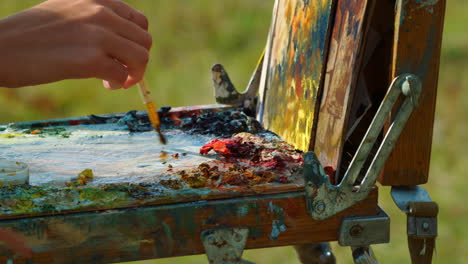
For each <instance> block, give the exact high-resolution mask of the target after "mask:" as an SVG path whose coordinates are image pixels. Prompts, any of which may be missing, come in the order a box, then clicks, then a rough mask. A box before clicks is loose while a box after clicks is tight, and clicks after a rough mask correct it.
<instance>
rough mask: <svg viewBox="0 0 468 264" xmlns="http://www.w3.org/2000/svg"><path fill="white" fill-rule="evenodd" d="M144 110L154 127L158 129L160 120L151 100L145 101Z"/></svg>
mask: <svg viewBox="0 0 468 264" xmlns="http://www.w3.org/2000/svg"><path fill="white" fill-rule="evenodd" d="M145 106H146V112H148V118H149V120H150V122H151V125H152V126H153V128H154V129H159V126H160V124H161V122H160V121H159V115H158V113H157V112H156V107H155V106H154V103H153V102H149V103H145Z"/></svg>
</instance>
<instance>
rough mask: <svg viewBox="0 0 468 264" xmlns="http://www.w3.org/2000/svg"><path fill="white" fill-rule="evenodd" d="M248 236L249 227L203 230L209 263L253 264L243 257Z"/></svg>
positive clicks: (204, 245)
mask: <svg viewBox="0 0 468 264" xmlns="http://www.w3.org/2000/svg"><path fill="white" fill-rule="evenodd" d="M248 236H249V229H248V228H223V229H209V230H205V231H203V232H202V234H201V239H202V242H203V247H204V248H205V252H206V256H207V257H208V261H209V263H210V264H249V263H250V264H253V263H252V262H249V261H246V260H242V259H241V258H242V252H243V251H244V247H245V243H246V242H247V238H248Z"/></svg>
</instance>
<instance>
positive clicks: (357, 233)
mask: <svg viewBox="0 0 468 264" xmlns="http://www.w3.org/2000/svg"><path fill="white" fill-rule="evenodd" d="M389 241H390V217H388V215H387V214H386V213H385V212H384V211H383V210H382V209H380V208H379V214H378V215H375V216H360V217H347V218H345V219H344V220H343V223H342V224H341V228H340V233H339V236H338V243H339V244H340V246H352V247H361V246H367V245H373V244H381V243H388V242H389Z"/></svg>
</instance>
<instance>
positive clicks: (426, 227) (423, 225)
mask: <svg viewBox="0 0 468 264" xmlns="http://www.w3.org/2000/svg"><path fill="white" fill-rule="evenodd" d="M422 229H423V231H424V232H427V231H429V223H428V222H423V223H422Z"/></svg>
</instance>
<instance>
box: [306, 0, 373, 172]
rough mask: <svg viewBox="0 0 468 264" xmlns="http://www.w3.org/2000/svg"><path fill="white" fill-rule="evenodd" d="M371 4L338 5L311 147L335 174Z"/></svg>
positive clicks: (344, 2) (354, 2)
mask: <svg viewBox="0 0 468 264" xmlns="http://www.w3.org/2000/svg"><path fill="white" fill-rule="evenodd" d="M373 4H374V1H373V0H369V1H367V0H362V1H346V0H338V2H337V8H336V16H335V23H334V27H333V31H332V37H331V40H330V50H329V56H328V61H327V69H326V74H325V83H324V91H323V95H322V101H321V105H320V110H319V117H318V124H317V135H316V137H315V145H314V151H315V153H316V155H317V156H318V158H319V160H320V162H321V163H322V165H323V166H324V167H331V168H333V169H335V170H336V169H337V168H339V162H340V156H341V153H342V151H343V145H344V137H345V136H346V133H347V131H346V127H347V123H346V122H347V119H348V116H349V111H350V107H351V102H352V100H353V96H354V91H355V86H356V81H357V77H358V76H359V73H360V70H361V67H360V66H361V59H362V52H363V48H364V40H365V35H366V32H367V26H368V20H369V19H368V17H369V16H370V15H371V14H372V9H373Z"/></svg>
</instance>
